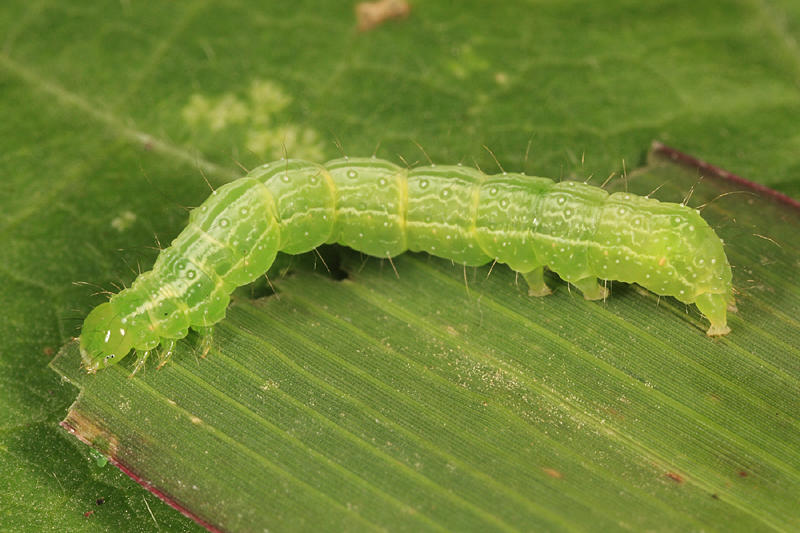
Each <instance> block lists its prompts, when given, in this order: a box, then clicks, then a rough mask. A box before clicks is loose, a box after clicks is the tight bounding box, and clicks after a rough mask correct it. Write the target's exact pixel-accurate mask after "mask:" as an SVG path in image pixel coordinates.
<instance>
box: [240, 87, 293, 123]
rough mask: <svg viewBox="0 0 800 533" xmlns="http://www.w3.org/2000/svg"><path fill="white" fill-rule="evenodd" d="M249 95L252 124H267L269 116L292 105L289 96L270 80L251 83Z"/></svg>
mask: <svg viewBox="0 0 800 533" xmlns="http://www.w3.org/2000/svg"><path fill="white" fill-rule="evenodd" d="M249 95H250V102H251V103H252V109H251V112H252V114H253V122H256V123H268V122H269V118H270V116H272V115H273V114H274V113H277V112H279V111H283V110H284V109H285V108H286V107H287V106H288V105H289V104H291V103H292V98H291V96H289V95H288V94H286V93H285V92H284V90H283V89H281V88H280V87H279V86H278V85H277V84H275V83H274V82H272V81H270V80H255V81H253V83H252V84H250V91H249Z"/></svg>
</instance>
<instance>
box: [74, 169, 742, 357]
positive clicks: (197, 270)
mask: <svg viewBox="0 0 800 533" xmlns="http://www.w3.org/2000/svg"><path fill="white" fill-rule="evenodd" d="M323 243H339V244H343V245H346V246H349V247H351V248H354V249H356V250H359V251H361V252H363V253H365V254H369V255H373V256H377V257H387V258H391V257H393V256H395V255H398V254H401V253H403V252H405V251H406V250H411V251H425V252H428V253H430V254H433V255H436V256H440V257H445V258H449V259H451V260H453V261H454V262H456V263H461V264H464V265H467V266H477V265H481V264H485V263H487V262H490V261H497V262H499V263H505V264H507V265H508V266H509V267H510V268H512V269H513V270H515V271H517V272H519V273H520V274H522V276H523V277H524V279H525V280H526V281H527V283H528V287H529V293H530V294H531V295H532V296H543V295H546V294H549V293H550V289H549V288H548V287H547V285H546V284H545V282H544V278H543V269H544V267H547V268H549V269H550V270H552V271H554V272H555V273H557V274H558V275H559V276H560V277H561V278H562V279H564V280H566V281H568V282H569V283H572V284H573V285H575V286H576V287H577V288H578V289H580V291H581V292H582V293H583V295H584V297H585V298H586V299H588V300H597V299H602V298H605V297H606V295H607V291H606V289H605V288H604V287H603V286H601V285H599V284H598V278H600V279H606V280H620V281H625V282H632V283H638V284H639V285H641V286H643V287H645V288H647V289H649V290H651V291H653V292H654V293H656V294H660V295H669V296H674V297H675V298H677V299H678V300H680V301H682V302H686V303H694V304H696V305H697V307H698V309H699V310H700V311H701V312H702V313H703V314H704V315H705V316H706V318H707V319H708V320H709V321H710V323H711V326H710V328H709V329H708V332H707V333H708V335H725V334H726V333H728V332H729V331H730V329H729V328H728V326H727V319H726V311H727V309H728V306H732V305H733V292H732V287H731V269H730V265H729V264H728V260H727V257H726V256H725V252H724V251H723V247H722V241H721V240H720V239H719V237H718V236H717V235H716V233H715V232H714V230H713V229H711V227H710V226H709V225H708V224H707V223H706V222H705V221H704V220H703V219H702V218H701V216H700V214H699V213H698V212H697V211H696V210H694V209H691V208H688V207H686V206H684V205H680V204H674V203H666V202H659V201H657V200H654V199H650V198H646V197H641V196H636V195H634V194H629V193H614V194H609V193H608V192H606V191H605V190H604V189H602V188H599V187H594V186H590V185H585V184H582V183H578V182H574V181H562V182H554V181H552V180H550V179H547V178H537V177H531V176H525V175H522V174H513V173H502V174H497V175H486V174H483V173H481V172H479V171H478V170H475V169H471V168H466V167H462V166H435V165H432V166H426V167H419V168H414V169H406V168H402V167H399V166H397V165H395V164H393V163H390V162H388V161H384V160H381V159H376V158H374V157H373V158H343V159H336V160H333V161H329V162H328V163H325V164H324V165H320V164H316V163H311V162H308V161H302V160H281V161H276V162H274V163H269V164H266V165H263V166H261V167H258V168H256V169H254V170H253V171H251V172H250V173H249V174H248V175H247V176H245V177H243V178H240V179H238V180H235V181H233V182H231V183H229V184H227V185H225V186H223V187H220V188H219V189H217V190H216V191H214V193H213V194H211V196H210V197H209V198H208V199H207V200H206V201H205V202H204V203H203V204H202V205H201V206H200V207H198V208H197V209H194V210H193V211H192V212H191V214H190V216H189V224H188V225H187V227H186V228H185V229H184V230H183V231H182V232H181V233H180V235H178V237H177V238H176V239H175V240H174V241H172V244H171V245H170V246H169V248H167V249H165V250H163V251H162V252H161V253H160V255H159V256H158V259H157V260H156V262H155V264H154V265H153V269H152V270H151V271H149V272H145V273H143V274H140V275H139V277H138V278H136V280H135V281H134V283H133V285H132V286H131V287H130V288H128V289H125V290H123V291H121V292H119V293H118V294H115V295H113V296H112V297H111V299H110V300H109V301H108V302H106V303H104V304H101V305H99V306H97V307H96V308H95V309H94V310H93V311H92V312H91V313H90V314H89V316H88V317H87V318H86V321H85V322H84V324H83V329H82V332H81V338H80V350H81V355H82V359H83V364H84V366H85V367H86V369H87V370H88V371H89V372H95V371H97V369H99V368H104V367H107V366H110V365H112V364H115V363H117V362H119V361H120V360H121V359H122V358H123V357H125V356H126V355H127V354H128V353H129V352H130V351H131V350H132V349H133V350H135V351H136V352H137V355H138V358H139V359H138V362H137V365H136V367H135V370H134V372H135V371H136V370H138V369H139V368H141V366H142V365H143V364H144V361H145V360H146V358H147V356H148V354H149V353H150V352H151V351H152V350H153V349H155V348H156V347H157V346H158V345H159V344H163V348H162V351H161V355H160V357H161V360H162V364H163V362H164V361H166V359H167V357H169V355H170V354H171V353H172V350H173V348H174V345H175V342H176V341H177V340H178V339H181V338H183V337H185V336H186V335H187V334H188V330H189V328H193V329H195V330H197V331H198V332H199V333H200V335H201V339H202V341H201V342H202V344H203V346H204V348H205V350H206V351H207V350H208V346H210V344H209V343H210V338H211V337H210V335H211V326H212V325H213V324H215V323H217V322H219V321H220V320H222V319H223V318H224V317H225V311H226V308H227V306H228V303H229V300H230V294H231V292H232V291H233V290H234V289H235V288H236V287H238V286H240V285H244V284H246V283H249V282H251V281H253V280H255V279H256V278H257V277H259V276H261V275H262V274H264V273H265V272H266V270H267V269H268V268H269V267H270V265H271V264H272V262H273V261H274V259H275V255H276V254H277V253H278V251H282V252H285V253H289V254H299V253H303V252H307V251H309V250H312V249H314V248H315V247H317V246H319V245H321V244H323Z"/></svg>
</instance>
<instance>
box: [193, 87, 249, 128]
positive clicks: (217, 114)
mask: <svg viewBox="0 0 800 533" xmlns="http://www.w3.org/2000/svg"><path fill="white" fill-rule="evenodd" d="M247 113H248V110H247V106H246V105H245V104H244V103H243V102H241V101H240V100H239V99H237V98H236V97H235V96H234V95H232V94H224V95H222V97H220V98H219V99H217V100H216V101H212V100H210V99H208V98H206V97H205V96H203V95H200V94H194V95H192V97H191V99H190V100H189V104H187V105H186V106H185V107H184V108H183V110H182V111H181V114H182V115H183V118H184V120H186V122H188V123H189V124H190V125H192V126H200V125H203V126H204V127H207V128H208V129H210V130H211V131H219V130H221V129H223V128H226V127H228V126H229V125H231V124H241V123H243V122H244V121H245V120H247Z"/></svg>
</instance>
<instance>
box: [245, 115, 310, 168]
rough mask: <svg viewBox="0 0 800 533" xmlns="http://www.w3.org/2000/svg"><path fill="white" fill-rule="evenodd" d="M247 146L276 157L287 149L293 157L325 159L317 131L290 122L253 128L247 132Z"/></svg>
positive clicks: (264, 154)
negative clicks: (272, 127)
mask: <svg viewBox="0 0 800 533" xmlns="http://www.w3.org/2000/svg"><path fill="white" fill-rule="evenodd" d="M245 146H246V147H247V149H248V150H250V151H251V152H254V153H256V154H259V155H262V156H265V157H269V156H272V157H275V158H277V157H278V156H279V155H281V154H283V152H284V149H285V151H286V152H287V153H288V154H289V155H290V156H292V157H297V158H301V159H312V160H316V159H324V153H325V150H324V146H323V144H322V142H321V141H320V138H319V135H318V134H317V132H316V131H315V130H313V129H311V128H303V127H300V126H295V125H292V124H288V125H285V126H280V127H278V128H274V129H265V130H261V131H258V130H251V131H249V132H248V134H247V139H246V141H245Z"/></svg>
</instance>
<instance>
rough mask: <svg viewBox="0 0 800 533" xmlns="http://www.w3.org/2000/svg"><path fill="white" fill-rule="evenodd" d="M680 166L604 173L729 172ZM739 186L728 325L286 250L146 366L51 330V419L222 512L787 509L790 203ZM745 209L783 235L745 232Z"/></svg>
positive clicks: (475, 273) (550, 515) (642, 304)
mask: <svg viewBox="0 0 800 533" xmlns="http://www.w3.org/2000/svg"><path fill="white" fill-rule="evenodd" d="M696 175H697V174H696V169H689V170H683V169H682V168H681V167H677V166H676V165H675V164H673V163H671V162H669V161H667V162H662V161H660V160H656V161H655V162H654V164H653V165H652V166H650V167H648V168H646V169H644V170H641V171H636V172H634V173H633V174H631V176H629V179H628V180H627V181H624V182H623V181H622V180H620V182H619V183H618V185H619V186H629V187H631V190H632V191H635V192H639V193H642V194H646V192H647V191H649V190H652V189H653V188H654V187H655V186H658V185H659V184H661V183H664V182H666V186H665V187H662V194H663V195H664V196H666V197H670V196H674V195H675V194H676V193H679V192H680V191H687V190H689V189H690V188H691V187H692V186H693V184H694V195H693V199H694V201H695V202H698V203H699V204H702V203H705V202H708V201H711V200H712V199H714V198H715V197H717V196H718V195H720V194H725V193H727V192H728V189H727V186H728V184H726V183H723V182H720V181H718V180H714V179H713V178H709V179H708V180H704V181H703V182H701V183H697V184H695V183H694V182H695V181H696ZM665 188H666V189H667V190H663V189H665ZM734 190H737V189H734ZM739 192H740V193H742V194H738V195H736V194H733V195H727V196H724V197H720V198H718V199H717V200H716V201H714V202H713V203H711V204H709V205H708V207H706V208H705V209H704V213H706V216H707V218H709V219H710V220H712V221H717V225H718V227H719V230H720V233H721V234H722V235H723V237H728V236H729V235H732V236H733V237H734V239H733V241H732V242H729V245H728V249H729V253H730V255H731V259H732V260H733V261H734V264H737V265H742V264H746V265H750V266H748V267H747V272H748V275H747V276H742V275H740V271H737V277H736V280H735V282H736V286H737V288H739V297H738V302H739V307H740V313H739V315H740V316H734V317H733V319H732V320H731V327H732V328H733V333H732V334H731V335H730V336H729V337H726V338H723V339H710V338H708V337H706V336H705V335H704V330H705V324H704V323H703V320H702V319H701V318H700V317H699V315H698V313H697V311H696V310H695V309H693V308H687V306H684V305H682V304H679V303H678V302H676V301H674V300H672V299H661V300H660V301H659V299H658V298H657V297H656V296H655V295H653V294H652V293H649V292H647V291H644V290H642V289H638V288H635V287H631V286H627V285H625V284H615V285H614V291H613V296H612V297H611V298H610V299H608V300H607V301H606V302H604V303H596V302H587V301H585V300H583V298H581V297H580V296H579V295H577V294H570V292H569V291H568V290H566V287H564V286H561V287H560V290H558V291H557V293H556V295H554V296H552V297H548V298H544V299H536V298H533V299H532V298H530V297H528V296H527V294H526V293H527V291H526V290H525V288H524V286H523V287H520V286H518V285H517V284H516V283H515V279H514V275H513V273H512V272H510V271H509V270H508V269H507V268H505V267H502V266H497V267H495V268H492V267H490V266H488V265H487V266H486V267H483V268H478V269H467V270H462V269H461V268H454V267H453V266H452V265H451V264H449V262H448V261H444V260H440V259H435V258H431V257H429V256H427V255H424V254H406V255H404V256H402V257H400V258H398V259H396V260H395V267H396V269H397V272H398V275H397V276H396V275H395V273H394V270H393V269H392V268H390V265H389V264H388V263H386V262H385V261H381V260H376V259H367V258H363V259H361V258H359V257H358V255H357V254H354V253H348V254H346V255H345V263H344V265H343V266H344V270H345V271H346V272H347V273H348V278H347V279H345V280H342V281H338V282H337V281H334V280H332V279H330V278H329V277H328V276H326V275H324V274H319V273H314V272H308V271H302V270H300V271H299V272H297V273H296V274H295V275H291V276H289V277H287V278H285V279H282V280H280V281H276V282H275V285H276V287H277V289H278V295H277V297H275V296H272V297H267V298H264V299H261V300H256V301H253V300H249V299H246V298H244V299H239V300H238V301H237V302H236V303H235V304H234V305H233V306H232V308H231V309H230V310H229V314H228V317H227V318H226V320H224V321H223V322H221V323H220V324H219V325H218V326H217V327H216V328H215V332H216V335H217V344H216V345H215V348H214V349H213V350H212V351H211V353H210V355H209V357H208V358H206V359H204V360H200V359H198V357H197V355H196V353H195V351H194V348H193V342H192V341H193V339H189V341H188V342H184V343H183V344H182V345H181V348H180V350H179V351H178V352H177V353H176V355H175V356H174V361H173V362H172V363H170V364H169V365H168V366H167V367H165V368H164V369H162V370H160V371H156V369H155V362H153V364H152V365H150V366H149V367H148V369H147V372H146V373H145V375H137V376H136V377H135V378H134V379H129V378H128V375H129V374H130V372H131V370H132V368H133V361H129V362H128V363H127V364H124V365H119V366H116V367H112V368H111V369H109V370H106V371H101V372H99V373H98V374H97V375H96V376H87V375H85V374H83V373H81V372H80V371H79V370H78V366H79V360H80V358H79V355H78V354H77V348H76V345H75V343H73V344H71V345H69V346H68V347H67V348H66V349H65V351H64V352H63V353H62V356H61V357H60V358H58V359H57V360H56V362H55V368H56V369H57V370H58V371H59V372H60V373H62V374H63V375H64V376H65V377H66V378H67V379H69V380H70V381H72V382H74V383H75V384H76V385H78V386H79V387H81V388H82V394H81V396H80V398H79V400H78V402H77V403H76V404H75V405H74V406H73V407H72V408H71V410H70V413H69V414H68V415H67V418H66V420H65V422H64V425H65V427H67V428H69V429H70V430H71V431H73V432H74V433H76V434H77V435H78V436H79V437H80V438H81V439H82V440H84V441H87V442H90V443H92V444H93V445H94V446H95V447H97V448H98V449H99V450H101V451H102V452H103V453H105V454H107V455H108V456H109V457H110V458H111V459H112V460H113V461H114V462H115V463H118V464H119V465H121V466H122V467H123V468H125V469H126V470H130V471H133V472H135V473H136V475H137V476H139V477H141V478H143V479H144V480H146V481H147V483H149V484H152V485H153V486H155V487H156V488H157V489H158V490H160V491H161V492H163V493H165V494H167V495H168V497H169V498H170V499H172V500H174V501H176V502H178V503H179V505H180V506H182V507H184V508H186V509H189V510H190V511H191V512H192V513H194V514H195V515H197V516H198V517H199V519H200V520H203V521H205V522H209V523H211V524H214V525H215V526H216V527H219V528H221V529H224V530H246V531H256V530H262V529H278V530H284V529H292V530H293V529H320V528H331V529H336V530H341V529H359V530H360V529H373V528H379V529H380V528H391V529H394V530H411V531H419V530H428V529H431V530H433V529H442V528H444V529H449V530H458V531H463V530H475V531H485V530H505V529H546V530H552V529H574V528H578V529H590V528H599V529H603V530H606V529H616V528H633V529H636V530H643V529H659V528H662V527H663V526H664V525H665V524H668V525H669V528H670V529H676V530H688V529H703V528H707V527H711V526H713V527H718V528H720V529H725V530H728V529H737V528H741V529H744V530H753V529H760V528H767V527H774V528H779V529H791V528H793V527H796V526H797V525H798V524H800V522H798V518H799V516H798V514H797V512H796V509H795V504H796V501H795V500H796V490H793V489H795V488H797V486H798V485H797V483H798V474H799V473H800V472H798V467H800V452H799V451H798V447H797V445H798V444H800V441H798V433H797V428H798V423H799V422H800V421H799V420H798V418H797V414H796V409H794V407H796V400H797V388H796V385H797V378H798V374H797V371H798V368H799V365H798V364H797V360H798V359H797V356H798V355H800V352H799V351H798V349H797V348H796V346H797V345H798V344H800V335H798V328H797V321H796V320H795V319H794V318H791V317H790V316H787V315H784V316H782V317H780V316H778V317H776V315H775V313H774V312H773V310H772V309H771V308H770V307H771V306H772V305H774V294H775V293H776V292H781V293H792V292H794V293H795V294H796V290H797V287H796V285H795V284H793V283H791V282H787V280H788V279H790V276H788V275H787V273H788V272H786V273H784V274H783V275H781V274H780V271H781V270H785V269H787V267H788V264H787V260H790V259H792V258H795V259H794V260H796V258H797V257H798V250H797V248H796V247H792V246H791V245H789V244H788V243H790V242H791V235H792V233H793V232H797V231H798V230H800V219H798V217H797V214H796V213H795V212H794V210H793V209H786V208H784V207H782V206H781V205H779V204H776V203H775V202H774V201H773V200H771V199H770V198H768V197H758V196H756V195H754V194H752V193H747V192H746V191H744V190H739ZM699 204H698V205H699ZM731 212H736V221H735V222H734V221H733V219H732V218H733V217H732V216H731ZM779 221H781V222H782V225H781V226H779V225H778V224H777V223H778V222H779ZM765 222H772V223H773V224H767V227H773V228H775V229H774V230H773V231H774V233H773V234H772V236H771V237H770V238H771V239H772V241H775V242H784V243H787V245H786V246H783V247H778V246H776V245H775V244H774V243H773V242H772V241H770V240H765V239H764V238H759V237H757V236H753V235H747V234H746V232H747V231H750V230H751V229H752V228H757V227H759V226H761V225H763V224H764V223H765ZM763 258H770V261H763ZM789 268H791V267H789ZM776 271H777V272H776ZM490 272H491V274H490ZM776 274H777V275H776ZM748 276H752V277H753V278H755V279H761V280H764V281H763V283H765V284H767V283H769V284H768V285H767V287H769V289H767V287H756V286H750V285H748V282H747V279H748ZM767 280H771V282H767ZM795 283H796V282H795ZM553 284H556V283H555V282H553ZM788 300H789V305H796V303H797V298H796V296H795V297H794V298H792V297H789V298H788ZM765 308H766V309H765ZM765 321H773V322H779V323H780V325H781V326H782V327H785V328H786V329H787V331H786V332H785V333H784V335H783V336H781V338H776V337H775V335H774V333H773V332H772V331H769V330H768V329H766V328H764V322H765ZM769 329H771V330H773V331H774V330H775V329H776V328H775V325H774V324H773V325H772V326H771V327H770V328H769ZM632 509H633V510H635V511H633V512H632Z"/></svg>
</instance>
